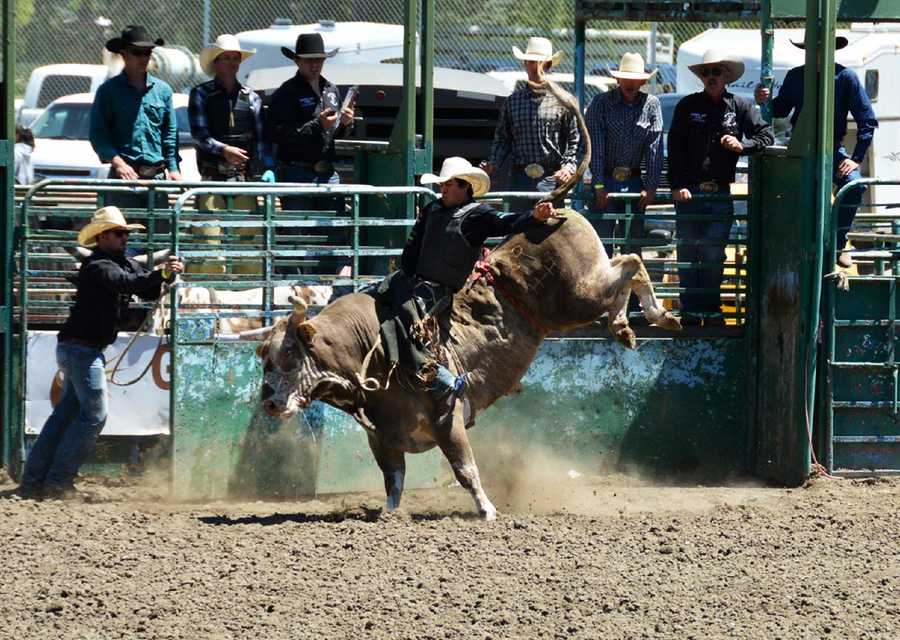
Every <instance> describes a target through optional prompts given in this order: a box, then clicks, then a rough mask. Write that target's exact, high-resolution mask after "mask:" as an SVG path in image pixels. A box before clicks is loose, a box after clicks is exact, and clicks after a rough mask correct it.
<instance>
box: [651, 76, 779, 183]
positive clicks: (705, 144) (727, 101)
mask: <svg viewBox="0 0 900 640" xmlns="http://www.w3.org/2000/svg"><path fill="white" fill-rule="evenodd" d="M724 135H732V136H734V137H736V138H737V139H738V140H740V141H741V144H743V145H744V150H743V151H742V152H741V153H735V152H734V151H729V150H728V149H726V148H725V147H723V146H722V144H721V142H720V140H721V138H722V136H724ZM774 142H775V138H774V136H773V134H772V127H771V125H769V124H766V122H765V121H763V119H762V117H761V116H760V114H759V111H758V110H757V108H756V105H754V104H753V102H752V101H751V100H750V99H749V98H744V97H740V96H736V95H734V94H732V93H729V92H727V91H726V92H725V93H724V94H723V96H722V99H721V100H719V101H718V102H716V101H714V100H713V99H712V98H710V97H709V95H708V94H707V93H706V92H705V91H701V92H698V93H692V94H690V95H688V96H685V97H684V98H682V99H681V101H680V102H679V103H678V104H677V105H676V107H675V114H674V115H673V117H672V127H671V128H670V129H669V137H668V148H667V151H668V158H669V183H670V184H671V185H672V189H683V188H687V187H689V186H690V185H696V184H699V183H701V182H706V181H714V182H717V183H719V184H727V183H731V182H734V168H735V166H736V165H737V160H738V156H740V155H742V154H752V153H757V152H759V151H761V150H762V149H763V148H764V147H767V146H769V145H771V144H773V143H774Z"/></svg>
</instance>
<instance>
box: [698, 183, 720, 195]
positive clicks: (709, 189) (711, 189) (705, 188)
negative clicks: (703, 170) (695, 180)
mask: <svg viewBox="0 0 900 640" xmlns="http://www.w3.org/2000/svg"><path fill="white" fill-rule="evenodd" d="M697 186H699V187H700V191H702V192H703V193H718V191H719V185H718V184H716V183H715V182H713V181H712V180H707V181H706V182H701V183H700V184H699V185H697Z"/></svg>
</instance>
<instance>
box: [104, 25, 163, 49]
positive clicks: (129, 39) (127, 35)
mask: <svg viewBox="0 0 900 640" xmlns="http://www.w3.org/2000/svg"><path fill="white" fill-rule="evenodd" d="M164 44H166V43H165V42H164V41H163V39H162V38H157V39H156V40H151V39H150V34H148V33H147V29H145V28H144V27H142V26H140V25H136V24H130V25H128V26H127V27H125V28H124V29H123V30H122V35H121V36H119V37H118V38H113V39H112V40H108V41H107V43H106V48H107V49H108V50H110V51H112V52H113V53H120V52H121V51H122V49H124V48H125V47H135V48H136V49H152V48H153V47H161V46H163V45H164Z"/></svg>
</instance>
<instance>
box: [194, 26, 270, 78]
mask: <svg viewBox="0 0 900 640" xmlns="http://www.w3.org/2000/svg"><path fill="white" fill-rule="evenodd" d="M226 51H233V52H235V53H239V54H241V62H243V61H244V60H246V59H247V58H249V57H250V56H252V55H253V54H254V53H256V49H243V48H241V41H240V40H238V38H237V36H233V35H231V34H230V33H223V34H222V35H220V36H219V37H218V38H216V41H215V42H213V43H212V44H209V45H206V46H205V47H204V48H203V51H201V52H200V68H201V69H203V73H205V74H206V75H208V76H211V75H214V74H215V70H214V69H213V68H212V63H213V62H215V60H216V58H218V57H219V54H221V53H225V52H226Z"/></svg>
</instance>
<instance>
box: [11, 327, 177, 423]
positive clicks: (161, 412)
mask: <svg viewBox="0 0 900 640" xmlns="http://www.w3.org/2000/svg"><path fill="white" fill-rule="evenodd" d="M131 336H132V334H130V333H120V334H119V338H118V340H116V342H115V343H113V344H112V345H110V346H109V347H107V349H106V351H105V354H106V362H107V365H106V368H107V371H109V370H111V369H112V368H113V366H114V364H115V362H116V360H117V359H118V357H119V354H120V353H122V350H123V349H124V348H125V346H126V345H127V344H128V341H129V340H130V339H131ZM161 340H162V339H161V338H160V337H158V336H141V337H140V338H138V339H137V340H135V342H134V344H133V345H131V348H130V349H129V350H128V353H126V354H125V359H124V361H123V362H122V364H121V365H120V366H119V368H118V370H117V371H116V376H115V380H116V382H119V383H124V382H131V381H132V380H134V379H135V378H137V377H138V376H139V375H140V374H141V372H142V371H144V369H147V367H148V365H149V369H147V373H146V374H145V375H144V376H143V377H142V378H141V379H140V380H139V381H138V382H136V383H134V384H133V385H130V386H127V387H119V386H116V385H114V384H111V383H107V390H108V394H109V396H108V406H109V417H108V418H107V419H106V426H105V427H104V428H103V435H106V436H110V435H112V436H151V435H159V434H167V433H169V380H170V378H169V363H170V360H169V354H170V352H169V349H168V347H167V346H165V345H162V344H161ZM58 373H59V371H58V369H57V366H56V332H55V331H31V332H29V334H28V385H27V387H28V388H27V394H26V397H25V433H27V434H31V435H33V434H37V433H40V430H41V429H42V428H43V426H44V422H45V421H46V420H47V418H48V417H49V416H50V412H51V411H52V410H53V405H54V404H55V403H56V402H57V401H58V400H59V398H60V397H61V395H62V385H61V378H60V377H58V376H57V374H58ZM54 380H56V384H54ZM51 398H52V400H51Z"/></svg>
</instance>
